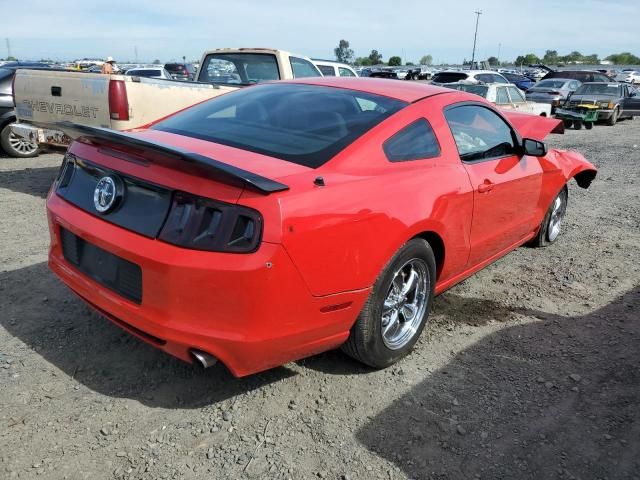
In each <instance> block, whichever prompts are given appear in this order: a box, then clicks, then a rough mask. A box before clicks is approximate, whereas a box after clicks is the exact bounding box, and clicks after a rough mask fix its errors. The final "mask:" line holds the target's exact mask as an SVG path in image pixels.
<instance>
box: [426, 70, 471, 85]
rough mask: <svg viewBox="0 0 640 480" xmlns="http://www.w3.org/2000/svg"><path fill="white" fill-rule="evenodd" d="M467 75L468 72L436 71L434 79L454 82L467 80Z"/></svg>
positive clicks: (437, 81) (440, 81) (439, 81)
mask: <svg viewBox="0 0 640 480" xmlns="http://www.w3.org/2000/svg"><path fill="white" fill-rule="evenodd" d="M467 76H468V75H467V74H466V73H458V72H442V73H436V74H435V75H434V76H433V78H432V81H434V82H436V83H453V82H459V81H460V80H466V78H467Z"/></svg>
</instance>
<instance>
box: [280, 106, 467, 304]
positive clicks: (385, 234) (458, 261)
mask: <svg viewBox="0 0 640 480" xmlns="http://www.w3.org/2000/svg"><path fill="white" fill-rule="evenodd" d="M443 97H444V95H443ZM441 106H442V102H441V101H440V100H439V99H433V100H432V101H430V102H429V108H426V106H425V105H423V104H421V103H418V104H415V105H411V106H409V107H407V108H405V109H404V110H402V111H401V112H398V113H397V114H396V115H394V116H393V117H391V118H390V119H388V120H387V121H385V122H383V123H382V124H380V125H378V126H377V127H376V128H374V129H373V130H372V131H370V132H369V133H368V134H366V135H365V136H363V137H361V138H360V139H359V140H357V141H356V142H354V143H353V144H352V145H351V146H350V147H348V148H347V149H345V150H344V151H343V152H342V153H341V154H339V155H338V156H337V157H336V158H334V159H333V160H332V161H330V162H329V163H328V164H326V165H325V166H323V167H321V168H319V169H317V170H315V171H314V172H311V173H310V174H309V175H308V177H307V178H305V179H304V181H305V182H308V185H311V184H312V181H313V178H314V177H315V176H318V175H322V176H323V178H324V180H325V184H326V186H324V187H313V188H306V189H305V188H302V186H300V188H299V189H292V191H291V192H289V194H288V195H283V196H282V197H281V199H280V203H281V210H282V227H283V232H282V239H283V240H282V241H283V244H284V246H285V248H286V250H287V252H288V253H289V255H290V256H291V258H292V260H293V262H294V263H295V264H296V266H297V267H298V269H299V270H300V272H301V274H302V276H303V278H304V279H305V281H306V283H307V285H308V287H309V289H310V290H311V293H312V294H313V295H316V296H322V295H329V294H332V293H338V292H344V291H349V290H356V289H361V288H367V287H369V286H371V285H373V283H374V282H375V280H376V278H377V277H378V276H379V274H380V272H381V271H382V269H383V268H384V267H385V265H386V264H387V263H388V262H389V260H390V259H391V258H392V257H393V255H394V254H395V253H396V252H397V250H398V249H399V248H400V247H401V246H402V245H403V244H404V243H406V242H407V241H408V240H410V239H411V238H413V237H415V236H417V235H419V234H421V233H422V232H427V231H429V232H434V233H436V234H438V235H439V236H440V237H441V238H442V239H443V242H444V244H445V249H446V253H445V260H444V263H443V264H442V266H441V269H440V272H439V277H438V281H439V282H442V281H445V280H446V279H447V278H450V277H452V276H453V275H455V274H456V273H459V272H460V271H462V270H463V269H464V267H465V266H466V263H467V260H468V254H469V232H470V226H471V213H472V207H473V191H472V189H471V185H470V182H469V178H468V175H467V173H466V171H465V170H464V168H463V166H462V165H461V163H460V160H459V159H458V155H457V150H456V149H455V144H454V143H453V138H452V136H451V134H450V132H449V130H448V127H447V126H446V124H445V121H444V117H443V115H442V112H441ZM420 117H424V118H427V120H428V121H429V122H430V123H431V125H432V127H433V129H434V131H436V132H437V134H438V138H439V141H440V146H441V152H442V153H441V156H440V157H438V158H433V159H423V160H415V161H408V162H398V163H391V162H389V161H388V160H387V158H386V156H385V154H384V151H383V149H382V144H383V142H384V141H385V140H386V139H388V138H389V137H391V136H392V135H393V134H395V133H396V132H398V131H399V130H401V129H402V128H403V127H404V126H406V125H408V124H410V123H411V122H413V121H414V120H416V119H417V118H420ZM445 129H446V130H445ZM298 180H299V181H300V177H299V179H298Z"/></svg>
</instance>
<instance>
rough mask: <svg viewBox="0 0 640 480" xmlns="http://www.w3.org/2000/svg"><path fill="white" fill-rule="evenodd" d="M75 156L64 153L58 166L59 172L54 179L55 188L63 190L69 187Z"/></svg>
mask: <svg viewBox="0 0 640 480" xmlns="http://www.w3.org/2000/svg"><path fill="white" fill-rule="evenodd" d="M75 161H76V156H75V155H74V154H72V153H66V154H65V155H64V158H63V159H62V165H60V171H59V172H58V176H57V177H56V183H57V187H60V188H64V187H66V186H67V185H69V182H70V181H71V177H72V176H73V171H74V169H75Z"/></svg>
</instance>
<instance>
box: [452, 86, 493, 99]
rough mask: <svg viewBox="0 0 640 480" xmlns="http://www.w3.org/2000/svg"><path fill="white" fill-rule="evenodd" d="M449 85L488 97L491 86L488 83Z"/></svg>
mask: <svg viewBox="0 0 640 480" xmlns="http://www.w3.org/2000/svg"><path fill="white" fill-rule="evenodd" d="M447 87H449V88H453V89H455V90H460V91H462V92H469V93H474V94H476V95H480V96H481V97H484V98H487V92H488V91H489V87H487V86H486V85H467V84H464V83H457V84H454V85H447Z"/></svg>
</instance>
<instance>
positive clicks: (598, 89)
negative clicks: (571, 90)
mask: <svg viewBox="0 0 640 480" xmlns="http://www.w3.org/2000/svg"><path fill="white" fill-rule="evenodd" d="M621 93H622V92H621V87H620V85H619V84H617V83H591V84H589V83H587V84H585V85H582V86H580V87H578V89H577V90H576V93H575V95H610V96H621Z"/></svg>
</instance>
